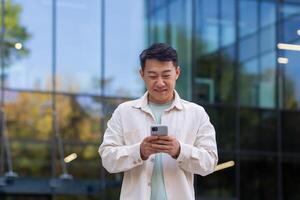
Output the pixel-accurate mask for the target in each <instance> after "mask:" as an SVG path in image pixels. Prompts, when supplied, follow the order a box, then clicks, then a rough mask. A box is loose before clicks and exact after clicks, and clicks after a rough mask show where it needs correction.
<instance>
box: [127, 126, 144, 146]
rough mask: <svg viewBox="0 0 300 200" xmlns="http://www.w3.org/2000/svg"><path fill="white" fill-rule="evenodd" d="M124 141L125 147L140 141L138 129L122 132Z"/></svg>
mask: <svg viewBox="0 0 300 200" xmlns="http://www.w3.org/2000/svg"><path fill="white" fill-rule="evenodd" d="M124 140H125V144H126V145H132V144H136V143H138V142H141V141H142V135H141V133H140V130H139V129H132V130H127V131H125V132H124Z"/></svg>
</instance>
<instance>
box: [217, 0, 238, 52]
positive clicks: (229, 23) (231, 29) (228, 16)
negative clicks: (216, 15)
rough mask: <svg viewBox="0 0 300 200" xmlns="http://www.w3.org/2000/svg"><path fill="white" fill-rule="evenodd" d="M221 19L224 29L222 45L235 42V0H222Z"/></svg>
mask: <svg viewBox="0 0 300 200" xmlns="http://www.w3.org/2000/svg"><path fill="white" fill-rule="evenodd" d="M220 4H221V11H220V12H221V19H220V29H221V31H222V36H221V38H220V39H221V46H222V47H224V46H228V45H233V43H234V42H235V39H236V38H235V37H236V34H235V22H236V21H235V18H236V16H235V0H227V1H220Z"/></svg>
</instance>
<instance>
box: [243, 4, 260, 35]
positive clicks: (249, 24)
mask: <svg viewBox="0 0 300 200" xmlns="http://www.w3.org/2000/svg"><path fill="white" fill-rule="evenodd" d="M257 3H258V2H257V1H253V0H240V4H239V5H240V7H239V9H238V10H239V15H240V21H239V29H240V35H239V37H241V38H243V37H244V36H246V35H249V34H253V33H255V32H256V31H257V29H258V24H257V17H258V7H257Z"/></svg>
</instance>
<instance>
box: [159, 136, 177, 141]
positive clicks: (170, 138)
mask: <svg viewBox="0 0 300 200" xmlns="http://www.w3.org/2000/svg"><path fill="white" fill-rule="evenodd" d="M158 139H160V140H165V141H173V140H174V139H175V138H174V137H172V136H159V137H158Z"/></svg>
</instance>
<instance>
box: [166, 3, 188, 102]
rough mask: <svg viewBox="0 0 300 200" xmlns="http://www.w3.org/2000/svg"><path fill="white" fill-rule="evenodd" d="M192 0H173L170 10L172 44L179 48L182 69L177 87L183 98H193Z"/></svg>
mask: <svg viewBox="0 0 300 200" xmlns="http://www.w3.org/2000/svg"><path fill="white" fill-rule="evenodd" d="M191 6H192V2H191V0H176V1H171V2H170V5H169V10H170V11H171V12H172V13H177V14H176V15H172V14H171V15H172V20H171V21H170V40H171V45H172V46H173V47H174V48H175V49H176V50H177V53H178V55H179V66H180V69H181V72H180V77H179V79H178V81H177V84H176V89H177V91H178V92H179V93H180V96H181V97H182V98H186V99H191V96H192V91H191V89H192V86H191V70H192V69H191V66H192V59H191V54H192V53H191V48H192V47H191V37H192V19H191V17H192V16H191V9H192V8H191Z"/></svg>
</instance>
